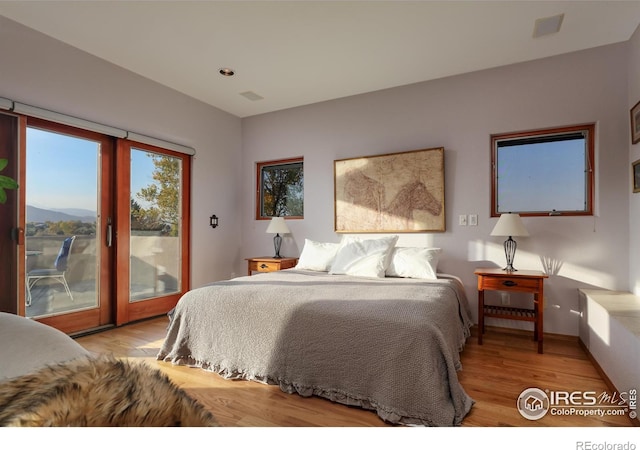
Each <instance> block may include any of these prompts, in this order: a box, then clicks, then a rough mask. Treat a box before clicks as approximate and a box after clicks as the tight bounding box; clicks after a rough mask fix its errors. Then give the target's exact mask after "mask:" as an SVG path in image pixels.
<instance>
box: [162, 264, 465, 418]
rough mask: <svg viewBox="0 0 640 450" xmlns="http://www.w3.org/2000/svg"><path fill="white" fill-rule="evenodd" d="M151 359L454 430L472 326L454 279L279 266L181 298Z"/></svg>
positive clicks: (462, 397)
mask: <svg viewBox="0 0 640 450" xmlns="http://www.w3.org/2000/svg"><path fill="white" fill-rule="evenodd" d="M170 316H171V322H170V325H169V329H168V332H167V336H166V338H165V341H164V343H163V345H162V348H161V349H160V352H159V353H158V356H157V358H158V360H163V361H166V362H171V363H173V364H179V365H189V366H195V367H200V368H202V369H205V370H209V371H213V372H216V373H218V374H220V375H221V376H223V377H226V378H242V379H247V380H254V381H260V382H264V383H269V384H277V385H279V386H280V388H281V389H282V390H283V391H285V392H289V393H298V394H300V395H302V396H311V395H316V396H320V397H324V398H327V399H330V400H332V401H335V402H339V403H343V404H347V405H355V406H359V407H362V408H365V409H371V410H374V411H376V413H377V414H378V415H379V416H380V417H381V418H382V419H383V420H385V421H387V422H390V423H393V424H419V425H429V426H454V425H460V423H461V422H462V419H463V418H464V417H465V415H466V414H467V413H468V412H469V410H470V409H471V407H472V405H473V403H474V402H473V400H472V399H471V398H470V397H469V396H468V395H467V394H466V392H465V391H464V389H463V388H462V386H461V385H460V383H459V381H458V377H457V371H458V370H460V369H461V364H460V357H459V356H460V355H459V354H460V352H461V351H462V349H463V347H464V344H465V341H466V338H467V337H469V334H470V333H469V328H470V327H471V319H470V311H469V305H468V303H467V300H466V297H465V294H464V289H463V286H462V284H461V283H460V281H459V280H458V279H456V278H455V277H443V278H440V279H438V280H436V281H427V280H412V279H404V278H383V279H377V278H360V277H352V276H346V275H328V274H327V273H323V272H311V271H301V270H295V269H290V270H284V271H279V272H271V273H262V274H258V275H254V276H250V277H249V276H247V277H240V278H235V279H232V280H228V281H220V282H216V283H213V284H211V285H208V286H205V287H202V288H198V289H194V290H192V291H190V292H188V293H187V294H185V295H184V296H183V297H182V298H181V299H180V301H179V302H178V304H177V306H176V308H175V309H174V310H173V311H172V313H171V314H170Z"/></svg>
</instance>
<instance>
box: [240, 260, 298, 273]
mask: <svg viewBox="0 0 640 450" xmlns="http://www.w3.org/2000/svg"><path fill="white" fill-rule="evenodd" d="M247 262H248V272H249V273H248V275H251V272H277V271H278V270H284V269H291V268H293V267H295V266H296V264H298V258H287V257H283V258H270V257H268V256H260V257H257V258H247Z"/></svg>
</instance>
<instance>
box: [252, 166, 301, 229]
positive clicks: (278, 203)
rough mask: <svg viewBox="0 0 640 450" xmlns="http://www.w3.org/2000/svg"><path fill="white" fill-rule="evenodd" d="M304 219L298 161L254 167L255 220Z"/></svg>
mask: <svg viewBox="0 0 640 450" xmlns="http://www.w3.org/2000/svg"><path fill="white" fill-rule="evenodd" d="M272 217H287V218H289V219H302V218H303V217H304V160H303V158H302V157H298V158H291V159H281V160H277V161H264V162H259V163H257V164H256V220H268V219H271V218H272Z"/></svg>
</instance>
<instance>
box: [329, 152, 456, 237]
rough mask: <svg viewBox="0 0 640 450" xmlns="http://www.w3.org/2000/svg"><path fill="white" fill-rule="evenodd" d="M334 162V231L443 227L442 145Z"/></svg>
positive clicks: (402, 230) (409, 229) (426, 229)
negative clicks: (440, 146)
mask: <svg viewBox="0 0 640 450" xmlns="http://www.w3.org/2000/svg"><path fill="white" fill-rule="evenodd" d="M333 163H334V167H333V169H334V195H335V202H334V212H335V217H334V224H335V231H336V232H338V233H387V232H394V233H418V232H425V231H445V215H444V148H431V149H426V150H413V151H409V152H402V153H390V154H386V155H376V156H367V157H362V158H350V159H339V160H335V161H334V162H333Z"/></svg>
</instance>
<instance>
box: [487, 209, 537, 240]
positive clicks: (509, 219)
mask: <svg viewBox="0 0 640 450" xmlns="http://www.w3.org/2000/svg"><path fill="white" fill-rule="evenodd" d="M491 236H529V232H528V231H527V229H526V228H525V227H524V224H523V223H522V219H521V218H520V215H519V214H512V213H505V214H502V215H501V216H500V218H499V219H498V223H496V226H495V227H493V231H492V232H491Z"/></svg>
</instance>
